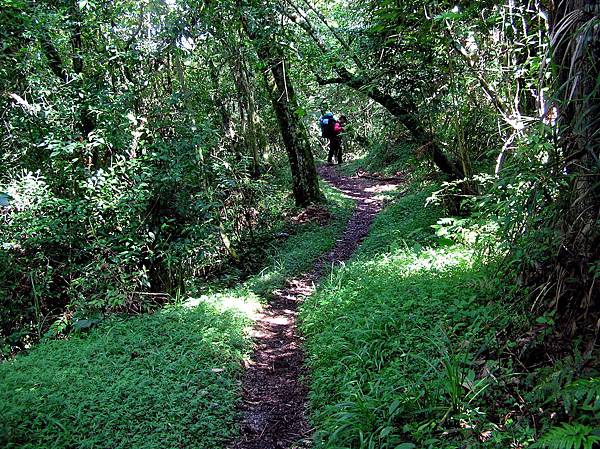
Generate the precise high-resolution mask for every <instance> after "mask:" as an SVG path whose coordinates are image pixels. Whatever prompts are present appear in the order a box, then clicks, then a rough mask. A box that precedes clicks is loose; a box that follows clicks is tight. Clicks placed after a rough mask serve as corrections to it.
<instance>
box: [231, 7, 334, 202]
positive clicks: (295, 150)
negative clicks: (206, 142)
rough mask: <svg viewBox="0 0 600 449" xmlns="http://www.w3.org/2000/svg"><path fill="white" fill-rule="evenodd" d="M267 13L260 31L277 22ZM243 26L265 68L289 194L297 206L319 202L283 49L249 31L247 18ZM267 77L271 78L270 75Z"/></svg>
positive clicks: (304, 131) (317, 186)
mask: <svg viewBox="0 0 600 449" xmlns="http://www.w3.org/2000/svg"><path fill="white" fill-rule="evenodd" d="M269 14H270V13H269V12H268V11H267V12H263V14H262V17H261V19H262V20H261V21H259V22H262V23H259V25H258V26H259V27H260V26H262V27H263V29H266V28H268V27H266V26H264V25H267V24H270V25H273V26H271V27H270V28H271V29H273V28H274V25H275V24H276V23H277V22H276V20H275V19H274V17H271V16H270V15H269ZM241 21H242V25H243V27H244V30H245V31H246V33H247V35H248V37H249V38H250V40H252V42H253V44H254V48H255V49H256V54H257V55H258V57H259V59H260V60H261V61H262V63H263V64H264V65H265V70H264V71H263V73H264V75H265V80H266V83H267V88H268V91H269V96H270V98H271V102H272V104H273V109H274V110H275V114H276V116H277V123H278V125H279V131H280V132H281V137H282V138H283V144H284V146H285V150H286V153H287V156H288V161H289V164H290V170H291V172H292V191H293V194H294V199H295V201H296V205H298V206H307V205H309V204H311V203H316V202H320V201H322V200H323V196H322V194H321V191H320V189H319V177H318V175H317V169H316V166H315V161H314V158H313V154H312V151H311V149H310V144H309V142H308V136H307V133H306V129H305V128H304V126H303V124H302V121H301V120H300V117H299V116H298V114H297V113H296V111H297V110H298V102H297V99H296V96H295V94H294V89H293V87H292V82H291V79H290V77H289V76H288V72H287V70H286V64H285V58H284V56H283V50H282V49H281V48H280V47H279V46H278V45H277V44H276V40H274V39H273V37H272V36H268V37H263V36H259V35H258V33H257V32H256V31H255V29H251V28H250V27H249V25H248V23H247V21H246V17H245V16H242V17H241ZM269 74H270V76H269Z"/></svg>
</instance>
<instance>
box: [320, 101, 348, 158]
mask: <svg viewBox="0 0 600 449" xmlns="http://www.w3.org/2000/svg"><path fill="white" fill-rule="evenodd" d="M319 121H320V124H321V137H325V138H326V139H328V140H329V154H328V155H327V163H328V164H329V165H331V164H333V158H334V157H335V159H336V160H337V163H338V164H341V163H342V136H341V133H342V132H343V131H344V128H343V125H344V124H345V123H346V121H347V120H346V116H345V115H341V116H340V120H339V121H337V120H336V119H335V117H334V116H333V114H332V113H331V112H327V113H325V114H323V116H322V117H321V118H320V119H319Z"/></svg>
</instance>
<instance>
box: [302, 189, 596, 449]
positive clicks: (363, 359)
mask: <svg viewBox="0 0 600 449" xmlns="http://www.w3.org/2000/svg"><path fill="white" fill-rule="evenodd" d="M433 190H434V188H433V187H429V188H426V189H423V191H421V192H417V193H412V194H409V195H406V196H405V197H402V198H400V199H398V200H397V201H396V202H394V203H392V204H391V205H389V206H388V207H387V208H386V209H385V210H384V211H383V212H382V213H381V214H380V215H379V216H378V217H377V218H376V220H375V222H374V224H373V227H372V230H371V233H370V234H369V236H368V237H367V239H366V240H365V242H364V243H363V245H362V247H361V248H360V249H359V250H358V252H357V254H356V256H355V257H354V258H353V259H351V261H350V262H348V263H347V264H346V265H345V266H344V267H342V268H339V269H337V270H335V271H334V272H333V273H332V274H331V276H330V278H329V279H328V280H327V281H326V282H325V283H324V284H323V285H321V286H320V287H319V289H318V290H317V293H316V294H315V295H313V296H312V297H310V298H308V300H307V301H306V302H305V304H304V305H303V307H302V312H301V326H302V329H303V331H304V332H305V333H306V335H307V351H308V360H309V361H308V363H309V366H310V368H311V370H312V374H311V407H312V411H313V413H312V417H311V419H312V422H313V424H314V425H315V427H316V429H317V434H316V442H317V447H327V448H340V447H344V448H346V447H347V448H350V447H352V448H396V447H397V446H398V445H401V444H408V445H410V444H414V445H415V447H424V448H459V447H465V445H468V446H469V447H477V448H479V447H481V448H499V447H510V445H512V444H520V445H521V446H523V447H528V446H530V445H531V444H532V443H533V442H534V441H535V439H536V438H537V437H538V436H539V434H540V433H541V434H543V433H545V432H551V433H552V435H554V436H556V437H558V436H559V433H555V432H554V431H551V430H550V429H551V427H552V425H554V424H556V422H557V420H563V419H565V418H564V415H563V414H562V413H564V411H566V410H571V411H570V412H569V416H574V417H576V419H577V420H578V422H580V423H581V424H582V425H583V426H586V427H585V428H584V427H581V428H577V429H575V428H569V429H568V432H570V433H572V434H573V435H574V438H576V439H578V440H577V441H581V442H582V443H581V444H584V443H583V442H586V443H585V444H591V442H592V441H594V438H595V437H593V435H595V434H593V433H590V432H592V430H593V429H594V417H595V416H597V399H598V396H597V392H596V390H597V388H596V387H597V385H596V380H597V378H596V377H593V376H594V374H593V371H592V372H591V376H592V377H591V378H586V377H581V374H577V373H578V372H579V371H580V369H579V368H577V366H583V365H584V364H585V360H590V359H585V360H582V361H580V362H578V363H577V364H574V362H573V361H569V360H565V361H564V362H561V363H562V365H560V366H563V368H562V369H561V371H560V372H562V373H564V374H563V375H562V376H561V377H560V378H555V377H554V376H553V375H551V374H550V373H554V372H555V370H556V366H554V367H548V370H551V371H550V373H549V372H548V371H547V370H546V369H540V368H538V369H537V370H532V371H531V372H529V373H523V372H522V370H523V366H522V365H521V364H520V363H522V362H518V361H517V360H519V359H518V358H517V356H516V355H515V353H516V352H517V351H518V350H519V349H518V347H519V346H522V345H524V344H525V342H528V343H527V344H528V345H529V346H530V347H531V351H532V352H534V351H536V349H535V348H537V350H538V351H539V346H535V345H537V344H539V342H540V341H541V339H543V338H544V335H547V334H543V333H540V334H538V335H537V336H535V338H534V337H528V336H525V337H520V338H517V337H516V336H519V335H523V334H525V333H526V332H528V331H529V329H531V325H532V324H531V323H532V318H531V317H530V316H529V315H528V313H527V311H526V310H525V307H523V303H522V300H521V301H520V300H519V299H518V297H517V296H515V295H514V294H512V293H510V288H509V286H504V285H503V284H502V282H501V281H500V280H494V279H493V277H492V275H493V273H495V272H496V271H495V270H497V262H496V261H495V260H496V259H495V258H488V257H481V254H482V249H481V248H480V247H481V246H484V248H487V249H486V250H485V251H489V245H490V242H489V240H488V237H487V236H489V235H490V232H491V231H490V229H488V228H485V227H483V228H481V227H476V226H473V225H472V224H470V223H468V222H467V221H466V220H465V219H456V218H451V219H450V218H440V217H441V214H442V210H441V209H440V208H436V207H431V206H429V207H424V204H425V202H426V199H427V197H428V196H429V195H430V194H431V192H432V191H433ZM436 223H438V224H436ZM432 225H433V226H432ZM434 228H435V231H436V232H435V233H434ZM478 233H480V234H478ZM456 242H459V243H456ZM505 295H506V296H505ZM549 322H551V318H546V319H545V321H544V322H543V323H544V324H539V323H540V321H539V320H538V324H537V326H542V325H543V326H548V324H547V323H549ZM507 329H508V330H509V332H507ZM520 351H521V354H525V349H520ZM532 355H534V356H535V354H532ZM585 372H587V371H585ZM568 373H570V374H568ZM567 374H568V375H567ZM547 376H549V379H550V380H545V379H546V377H547ZM553 379H555V381H554V380H553ZM548 382H551V385H550V384H549V383H548ZM544 384H546V385H548V386H547V387H542V385H544ZM549 388H550V390H549ZM523 398H526V399H523ZM540 410H543V413H542V412H540ZM537 414H541V415H542V416H536V415H537ZM532 415H533V416H535V418H533V417H532ZM551 416H552V417H553V418H551ZM559 422H560V421H559ZM575 430H577V431H576V432H575ZM586 432H587V433H586ZM563 433H564V432H563ZM543 441H546V440H543ZM548 441H550V440H548ZM540 444H542V443H540ZM552 444H554V443H552ZM401 447H404V446H401ZM406 447H408V446H406ZM537 447H545V446H542V445H540V446H537ZM552 447H554V446H552ZM557 447H558V446H557ZM560 447H563V446H560ZM564 447H571V446H564ZM576 447H579V446H576Z"/></svg>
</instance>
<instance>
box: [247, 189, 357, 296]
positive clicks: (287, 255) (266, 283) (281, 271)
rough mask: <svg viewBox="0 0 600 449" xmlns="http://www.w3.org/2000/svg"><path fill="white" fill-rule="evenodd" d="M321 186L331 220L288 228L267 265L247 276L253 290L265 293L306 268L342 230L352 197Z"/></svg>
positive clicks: (351, 203)
mask: <svg viewBox="0 0 600 449" xmlns="http://www.w3.org/2000/svg"><path fill="white" fill-rule="evenodd" d="M321 190H322V191H323V192H324V193H325V195H326V197H327V210H328V211H329V213H330V214H331V222H330V223H327V225H325V226H323V225H322V224H320V223H317V222H308V223H305V224H302V225H300V226H295V227H294V228H291V229H288V230H287V231H290V232H292V234H291V235H289V236H288V237H287V238H286V239H285V241H284V242H282V243H281V244H276V245H273V246H272V249H271V250H270V255H269V257H268V258H267V260H266V263H267V266H266V267H265V268H264V269H262V270H261V272H260V273H259V274H258V275H255V276H252V277H251V278H250V279H249V280H248V285H249V286H250V288H252V290H253V291H255V292H256V293H257V294H259V295H263V296H268V295H269V294H270V292H271V291H272V290H273V289H274V288H277V287H279V286H280V285H282V284H283V283H284V281H285V279H288V278H290V277H293V276H294V275H296V274H298V273H302V272H306V271H309V270H310V269H311V268H312V267H313V265H314V263H315V260H316V259H317V257H319V256H321V255H322V254H325V253H326V252H327V251H328V250H329V249H331V248H332V247H333V245H334V244H335V241H336V239H337V238H338V236H339V235H340V234H341V233H342V231H343V230H344V228H345V226H346V223H347V221H348V219H349V218H350V215H352V211H353V208H354V206H353V202H352V200H350V199H349V198H346V197H344V196H343V195H342V194H341V193H340V192H339V191H337V190H335V189H333V188H331V187H329V186H327V185H326V184H322V185H321ZM284 234H287V232H284Z"/></svg>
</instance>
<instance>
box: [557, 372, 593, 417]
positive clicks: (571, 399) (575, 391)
mask: <svg viewBox="0 0 600 449" xmlns="http://www.w3.org/2000/svg"><path fill="white" fill-rule="evenodd" d="M561 396H562V399H563V401H564V404H565V409H566V410H568V411H569V412H571V414H573V412H574V411H575V410H576V409H581V410H584V411H588V412H594V414H596V413H597V412H599V411H600V377H593V378H591V379H579V380H576V381H575V382H571V383H570V384H568V385H566V386H565V387H564V388H563V391H562V392H561Z"/></svg>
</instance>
